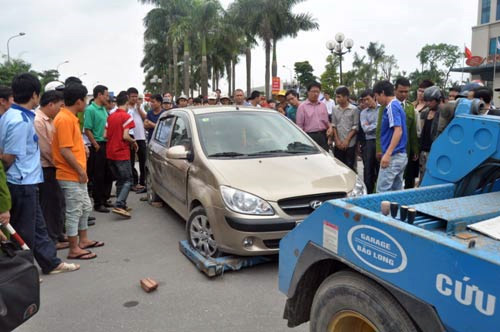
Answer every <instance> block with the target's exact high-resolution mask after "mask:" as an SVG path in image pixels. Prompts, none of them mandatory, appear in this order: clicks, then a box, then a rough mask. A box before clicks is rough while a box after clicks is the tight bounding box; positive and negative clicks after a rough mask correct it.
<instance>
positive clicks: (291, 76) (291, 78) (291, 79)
mask: <svg viewBox="0 0 500 332" xmlns="http://www.w3.org/2000/svg"><path fill="white" fill-rule="evenodd" d="M282 67H283V68H285V69H286V70H288V71H289V72H290V85H292V84H293V74H292V73H293V72H292V70H291V69H290V68H288V67H287V66H285V65H283V66H282Z"/></svg>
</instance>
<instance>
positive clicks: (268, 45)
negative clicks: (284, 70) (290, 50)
mask: <svg viewBox="0 0 500 332" xmlns="http://www.w3.org/2000/svg"><path fill="white" fill-rule="evenodd" d="M265 46H266V73H265V84H264V86H265V90H266V91H265V94H266V98H269V92H270V90H269V82H270V81H271V78H270V77H269V75H270V74H271V68H270V67H271V41H270V40H266V41H265Z"/></svg>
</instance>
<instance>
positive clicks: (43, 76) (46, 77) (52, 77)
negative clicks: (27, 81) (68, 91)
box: [38, 69, 59, 92]
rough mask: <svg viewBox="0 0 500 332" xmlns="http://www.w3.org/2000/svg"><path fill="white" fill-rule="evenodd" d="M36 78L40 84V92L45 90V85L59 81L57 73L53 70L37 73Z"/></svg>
mask: <svg viewBox="0 0 500 332" xmlns="http://www.w3.org/2000/svg"><path fill="white" fill-rule="evenodd" d="M38 78H39V79H40V83H41V84H42V92H43V89H44V88H45V85H46V84H47V83H49V82H52V81H58V80H59V72H58V71H57V70H55V69H49V70H44V71H41V72H39V73H38Z"/></svg>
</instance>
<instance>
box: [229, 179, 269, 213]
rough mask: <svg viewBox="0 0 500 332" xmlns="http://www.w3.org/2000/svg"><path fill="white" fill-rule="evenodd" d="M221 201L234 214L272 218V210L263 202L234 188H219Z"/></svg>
mask: <svg viewBox="0 0 500 332" xmlns="http://www.w3.org/2000/svg"><path fill="white" fill-rule="evenodd" d="M220 191H221V193H222V199H223V200H224V203H225V204H226V206H227V207H228V208H229V209H231V210H233V211H234V212H238V213H243V214H256V215H266V216H272V215H273V214H274V210H273V208H272V207H271V205H270V204H269V203H268V202H266V201H265V200H263V199H261V198H259V197H257V196H255V195H252V194H249V193H247V192H244V191H241V190H237V189H234V188H230V187H226V186H220Z"/></svg>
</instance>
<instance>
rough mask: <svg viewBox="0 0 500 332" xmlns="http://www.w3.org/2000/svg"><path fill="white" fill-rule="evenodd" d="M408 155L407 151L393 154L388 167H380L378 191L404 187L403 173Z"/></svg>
mask: <svg viewBox="0 0 500 332" xmlns="http://www.w3.org/2000/svg"><path fill="white" fill-rule="evenodd" d="M407 163H408V157H407V155H406V153H396V154H394V155H392V157H391V162H390V163H389V166H388V167H386V168H382V167H380V170H379V172H378V180H377V192H379V193H383V192H386V191H396V190H401V189H403V175H404V173H405V168H406V164H407Z"/></svg>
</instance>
